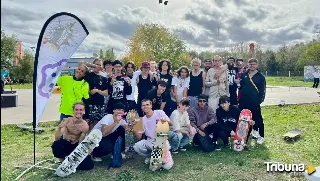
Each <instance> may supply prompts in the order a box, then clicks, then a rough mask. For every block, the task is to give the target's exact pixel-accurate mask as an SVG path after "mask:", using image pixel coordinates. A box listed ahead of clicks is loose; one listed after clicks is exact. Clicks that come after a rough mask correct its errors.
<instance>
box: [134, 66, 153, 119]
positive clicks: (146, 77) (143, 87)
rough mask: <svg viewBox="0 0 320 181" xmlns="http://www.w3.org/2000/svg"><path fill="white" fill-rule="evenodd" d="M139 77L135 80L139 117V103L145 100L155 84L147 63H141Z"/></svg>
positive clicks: (141, 113) (141, 114)
mask: <svg viewBox="0 0 320 181" xmlns="http://www.w3.org/2000/svg"><path fill="white" fill-rule="evenodd" d="M141 71H142V72H141V75H139V76H138V77H137V79H136V83H137V87H138V101H137V111H138V114H139V116H140V117H142V116H143V112H142V110H141V101H142V100H143V99H144V98H146V96H147V94H148V92H149V91H150V90H151V89H152V87H153V85H154V84H155V83H156V80H155V79H154V78H153V74H152V73H151V72H150V64H149V62H147V61H144V62H142V64H141Z"/></svg>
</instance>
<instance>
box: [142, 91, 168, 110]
mask: <svg viewBox="0 0 320 181" xmlns="http://www.w3.org/2000/svg"><path fill="white" fill-rule="evenodd" d="M166 96H167V94H166V92H163V93H162V94H161V96H160V97H159V96H158V95H157V88H153V89H151V90H150V91H149V92H148V94H147V97H146V99H149V100H151V102H152V109H153V110H159V109H160V107H161V103H163V102H166V99H165V97H166Z"/></svg>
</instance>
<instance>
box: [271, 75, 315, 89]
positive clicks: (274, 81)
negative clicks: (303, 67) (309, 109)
mask: <svg viewBox="0 0 320 181" xmlns="http://www.w3.org/2000/svg"><path fill="white" fill-rule="evenodd" d="M266 81H267V85H271V86H293V87H312V84H313V82H305V81H304V80H303V77H300V76H299V77H266Z"/></svg>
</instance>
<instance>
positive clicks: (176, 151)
mask: <svg viewBox="0 0 320 181" xmlns="http://www.w3.org/2000/svg"><path fill="white" fill-rule="evenodd" d="M171 153H173V154H177V153H179V152H178V150H171Z"/></svg>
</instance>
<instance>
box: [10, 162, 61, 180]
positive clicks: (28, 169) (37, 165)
mask: <svg viewBox="0 0 320 181" xmlns="http://www.w3.org/2000/svg"><path fill="white" fill-rule="evenodd" d="M49 161H52V159H49V160H43V161H40V162H38V163H36V164H34V165H30V166H29V168H28V166H16V168H27V169H26V170H25V171H23V172H22V173H21V174H20V175H19V176H18V177H17V178H16V179H15V180H19V179H20V178H21V177H22V176H23V175H25V174H26V173H28V172H29V171H30V170H31V169H33V168H41V169H47V170H53V171H56V169H53V168H50V167H43V166H39V165H40V164H43V163H46V162H49Z"/></svg>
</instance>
